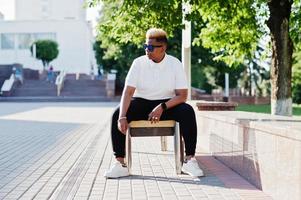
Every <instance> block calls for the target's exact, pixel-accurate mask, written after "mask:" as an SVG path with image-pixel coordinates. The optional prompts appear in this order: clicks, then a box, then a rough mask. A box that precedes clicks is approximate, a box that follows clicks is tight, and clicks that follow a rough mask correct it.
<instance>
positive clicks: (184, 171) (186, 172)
mask: <svg viewBox="0 0 301 200" xmlns="http://www.w3.org/2000/svg"><path fill="white" fill-rule="evenodd" d="M182 172H183V173H184V174H188V175H189V176H192V177H203V176H205V175H204V173H202V174H201V175H198V176H195V175H193V174H191V173H190V172H188V171H186V170H184V169H182Z"/></svg>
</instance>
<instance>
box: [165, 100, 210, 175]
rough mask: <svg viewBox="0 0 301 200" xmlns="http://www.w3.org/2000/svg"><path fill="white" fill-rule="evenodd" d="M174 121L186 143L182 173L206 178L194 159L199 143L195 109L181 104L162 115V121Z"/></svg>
mask: <svg viewBox="0 0 301 200" xmlns="http://www.w3.org/2000/svg"><path fill="white" fill-rule="evenodd" d="M164 119H173V120H176V121H177V122H179V124H180V133H181V135H182V136H183V138H184V142H185V153H186V159H185V161H184V163H183V166H182V172H184V173H186V174H189V175H191V176H193V177H196V176H204V173H203V171H202V170H201V169H200V167H199V165H198V163H197V160H196V159H195V158H194V155H195V149H196V142H197V125H196V118H195V113H194V110H193V108H192V107H191V106H190V105H189V104H186V103H182V104H179V105H177V106H175V107H173V108H171V109H169V110H167V111H166V112H165V113H164V114H163V115H162V120H164Z"/></svg>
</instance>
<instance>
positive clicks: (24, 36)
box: [18, 33, 33, 49]
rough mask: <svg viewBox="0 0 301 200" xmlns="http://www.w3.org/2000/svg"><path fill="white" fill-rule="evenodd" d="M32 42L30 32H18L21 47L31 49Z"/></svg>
mask: <svg viewBox="0 0 301 200" xmlns="http://www.w3.org/2000/svg"><path fill="white" fill-rule="evenodd" d="M32 42H33V41H32V37H31V35H30V34H29V33H21V34H18V43H19V45H18V47H19V49H29V47H30V45H31V44H32Z"/></svg>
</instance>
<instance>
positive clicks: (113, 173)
mask: <svg viewBox="0 0 301 200" xmlns="http://www.w3.org/2000/svg"><path fill="white" fill-rule="evenodd" d="M129 175H130V173H129V170H128V168H127V167H123V166H122V164H121V163H120V162H116V163H115V164H114V165H113V166H111V168H110V169H109V170H108V171H106V172H105V173H104V175H103V176H104V177H106V178H119V177H124V176H129Z"/></svg>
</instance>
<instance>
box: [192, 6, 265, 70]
mask: <svg viewBox="0 0 301 200" xmlns="http://www.w3.org/2000/svg"><path fill="white" fill-rule="evenodd" d="M192 5H193V6H192V14H191V15H192V16H193V18H192V19H193V20H196V18H197V17H199V18H200V17H201V18H202V21H204V22H205V24H206V25H205V27H204V28H203V29H202V31H201V33H200V34H199V36H198V37H197V38H195V40H194V42H195V43H198V44H202V45H203V46H204V47H206V48H211V49H212V51H213V52H214V53H217V56H216V57H215V59H218V60H223V61H225V62H226V63H227V64H229V65H231V66H232V65H237V64H239V63H243V62H244V60H245V59H250V58H252V56H253V54H254V51H255V50H256V44H257V43H258V40H259V38H260V37H261V36H262V34H263V33H262V32H261V31H260V30H261V29H260V23H259V22H258V20H257V19H256V9H257V7H256V5H255V4H254V1H253V0H241V1H236V0H229V1H224V0H216V1H201V0H199V1H198V0H196V1H192Z"/></svg>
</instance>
